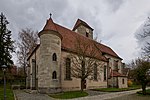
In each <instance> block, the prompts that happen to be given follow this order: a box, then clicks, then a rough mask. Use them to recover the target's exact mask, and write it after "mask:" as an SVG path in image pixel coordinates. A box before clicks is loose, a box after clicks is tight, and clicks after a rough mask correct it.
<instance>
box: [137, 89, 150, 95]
mask: <svg viewBox="0 0 150 100" xmlns="http://www.w3.org/2000/svg"><path fill="white" fill-rule="evenodd" d="M137 93H138V94H140V95H143V94H142V91H138V92H137ZM146 95H150V89H147V90H146Z"/></svg>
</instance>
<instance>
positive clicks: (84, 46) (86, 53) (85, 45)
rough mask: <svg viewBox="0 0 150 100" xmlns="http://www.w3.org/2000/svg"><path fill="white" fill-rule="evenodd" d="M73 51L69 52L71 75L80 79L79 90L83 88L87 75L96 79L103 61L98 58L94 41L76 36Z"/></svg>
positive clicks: (98, 52) (100, 56) (98, 54)
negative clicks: (72, 52)
mask: <svg viewBox="0 0 150 100" xmlns="http://www.w3.org/2000/svg"><path fill="white" fill-rule="evenodd" d="M74 47H75V48H74V49H75V53H74V54H71V56H70V58H71V63H72V64H71V65H72V67H71V75H72V76H73V77H75V78H80V79H81V91H83V89H84V84H85V80H86V79H87V78H88V76H91V77H93V79H95V80H97V76H99V75H100V71H101V67H103V66H104V64H105V63H104V62H103V61H100V60H99V59H101V58H102V55H101V54H100V51H99V49H98V48H97V46H96V44H95V42H94V41H91V40H90V41H88V40H83V39H81V38H80V37H76V43H75V45H74Z"/></svg>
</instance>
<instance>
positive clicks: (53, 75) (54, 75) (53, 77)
mask: <svg viewBox="0 0 150 100" xmlns="http://www.w3.org/2000/svg"><path fill="white" fill-rule="evenodd" d="M52 79H57V73H56V71H53V73H52Z"/></svg>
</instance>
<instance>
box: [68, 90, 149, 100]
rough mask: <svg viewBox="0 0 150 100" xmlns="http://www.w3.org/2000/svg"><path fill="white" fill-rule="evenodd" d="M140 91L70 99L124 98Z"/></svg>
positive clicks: (104, 99)
mask: <svg viewBox="0 0 150 100" xmlns="http://www.w3.org/2000/svg"><path fill="white" fill-rule="evenodd" d="M148 89H150V88H148ZM140 90H141V89H137V90H131V91H123V92H113V93H106V94H102V95H96V96H87V97H81V98H76V99H71V100H106V99H112V98H117V97H121V96H125V95H126V96H127V95H130V94H135V93H136V92H137V91H140ZM114 100H115V99H114ZM120 100H121V99H120ZM129 100H130V99H129Z"/></svg>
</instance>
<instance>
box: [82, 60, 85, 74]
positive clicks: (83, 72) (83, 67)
mask: <svg viewBox="0 0 150 100" xmlns="http://www.w3.org/2000/svg"><path fill="white" fill-rule="evenodd" d="M81 65H82V76H84V75H85V62H84V61H82V63H81Z"/></svg>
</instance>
